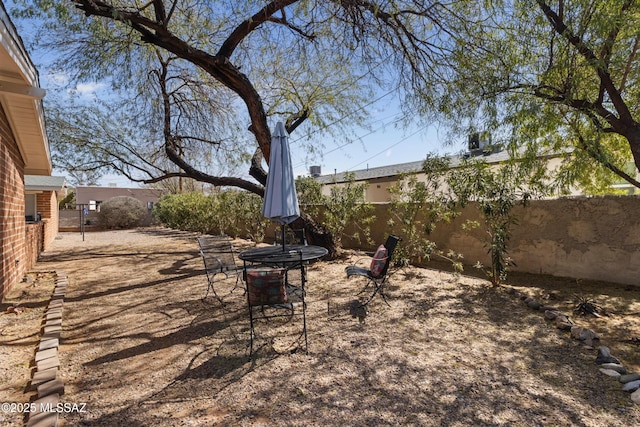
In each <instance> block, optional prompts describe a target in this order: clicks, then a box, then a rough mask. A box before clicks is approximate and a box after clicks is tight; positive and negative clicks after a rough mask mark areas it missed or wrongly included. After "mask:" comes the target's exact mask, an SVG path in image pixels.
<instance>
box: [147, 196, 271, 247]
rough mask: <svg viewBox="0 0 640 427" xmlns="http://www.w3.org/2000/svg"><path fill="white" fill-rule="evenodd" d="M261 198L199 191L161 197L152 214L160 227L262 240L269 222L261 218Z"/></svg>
mask: <svg viewBox="0 0 640 427" xmlns="http://www.w3.org/2000/svg"><path fill="white" fill-rule="evenodd" d="M261 208H262V198H261V197H260V196H258V195H256V194H252V193H249V192H247V191H236V190H225V191H221V192H219V193H215V194H211V195H205V194H202V193H199V192H192V193H183V194H171V195H166V196H163V197H162V198H161V199H160V200H159V201H158V203H157V204H156V205H155V206H154V209H153V215H154V217H155V218H156V219H157V220H158V221H160V222H161V223H162V224H163V225H165V226H167V227H170V228H175V229H178V230H185V231H197V232H200V233H205V234H227V235H229V236H232V237H239V236H243V237H245V236H246V237H250V238H251V239H253V240H254V241H256V242H261V241H262V240H263V239H264V231H265V228H266V227H267V225H268V223H269V220H268V219H267V218H265V217H263V216H262V214H261V212H260V211H261Z"/></svg>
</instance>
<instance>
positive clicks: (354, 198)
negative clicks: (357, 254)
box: [296, 173, 376, 246]
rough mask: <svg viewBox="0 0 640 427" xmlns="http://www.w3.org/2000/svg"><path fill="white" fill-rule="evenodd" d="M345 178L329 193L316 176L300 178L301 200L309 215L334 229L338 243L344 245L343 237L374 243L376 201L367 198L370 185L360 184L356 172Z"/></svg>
mask: <svg viewBox="0 0 640 427" xmlns="http://www.w3.org/2000/svg"><path fill="white" fill-rule="evenodd" d="M345 178H346V182H345V183H344V184H342V185H336V186H333V187H331V189H330V191H329V195H328V196H325V195H323V194H322V185H321V184H319V183H318V182H317V181H316V180H315V179H313V178H309V177H307V178H298V179H297V180H296V191H297V192H298V200H299V202H300V205H301V206H304V209H305V212H306V213H307V214H309V215H310V216H311V217H312V218H313V219H314V220H316V221H317V222H319V223H321V224H322V225H323V226H324V227H326V228H327V230H329V231H330V232H331V234H332V235H333V238H334V239H335V242H336V245H338V246H341V245H342V239H343V238H348V239H353V240H355V241H356V242H362V240H364V241H366V242H367V243H369V244H371V243H372V240H371V224H372V223H373V221H374V220H375V219H376V217H375V215H374V213H373V211H374V207H373V204H371V203H369V202H367V201H366V199H365V192H366V189H367V187H368V185H369V184H368V183H366V182H362V183H357V182H356V180H355V174H353V173H350V174H347V175H346V176H345Z"/></svg>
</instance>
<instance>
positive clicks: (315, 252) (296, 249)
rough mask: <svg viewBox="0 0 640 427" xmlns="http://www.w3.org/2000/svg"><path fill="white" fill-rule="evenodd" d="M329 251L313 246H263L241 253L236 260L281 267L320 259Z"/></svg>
mask: <svg viewBox="0 0 640 427" xmlns="http://www.w3.org/2000/svg"><path fill="white" fill-rule="evenodd" d="M327 253H329V251H327V249H326V248H323V247H322V246H314V245H286V246H285V247H284V250H283V248H282V245H274V246H263V247H261V248H252V249H248V250H246V251H242V252H240V253H239V254H238V258H240V259H241V260H243V261H246V262H253V263H259V264H267V265H281V266H283V267H286V266H289V265H291V264H294V265H295V264H297V263H299V262H300V261H303V262H304V261H312V260H315V259H318V258H322V257H323V256H325V255H326V254H327Z"/></svg>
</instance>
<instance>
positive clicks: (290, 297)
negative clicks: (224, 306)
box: [243, 253, 309, 357]
mask: <svg viewBox="0 0 640 427" xmlns="http://www.w3.org/2000/svg"><path fill="white" fill-rule="evenodd" d="M299 256H300V258H299V260H297V261H296V262H295V263H292V264H288V265H286V266H284V267H275V268H274V267H271V268H270V267H265V266H261V267H255V266H254V265H253V264H251V263H247V262H246V261H245V265H244V270H245V273H244V275H243V277H244V278H245V280H246V282H247V288H246V294H247V305H248V307H249V323H250V328H251V329H250V333H251V342H250V350H249V357H252V355H253V343H254V339H255V335H256V334H255V320H256V317H255V315H254V310H255V309H257V308H259V309H260V311H261V312H262V317H263V318H265V319H271V318H274V317H293V316H294V314H295V309H296V307H298V306H301V307H302V310H301V313H300V314H302V334H301V336H304V344H305V351H306V352H308V351H309V344H308V340H307V304H306V302H305V293H306V291H305V283H306V275H305V274H303V273H302V270H303V269H304V263H303V261H302V253H299ZM297 269H300V270H301V274H300V276H299V277H300V283H299V284H298V285H293V284H291V283H290V282H289V277H290V273H291V272H292V271H295V270H297ZM266 307H268V308H271V309H274V310H271V311H270V312H269V313H267V312H266V311H265V308H266Z"/></svg>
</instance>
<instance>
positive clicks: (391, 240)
mask: <svg viewBox="0 0 640 427" xmlns="http://www.w3.org/2000/svg"><path fill="white" fill-rule="evenodd" d="M401 240H402V238H400V237H398V236H395V235H393V234H390V235H389V237H387V241H386V242H384V247H385V248H387V262H386V263H385V265H384V268H383V269H382V272H381V273H380V277H384V276H385V275H386V274H387V270H388V269H389V265H390V264H391V259H392V257H393V252H394V251H395V250H396V246H398V243H400V241H401Z"/></svg>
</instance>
